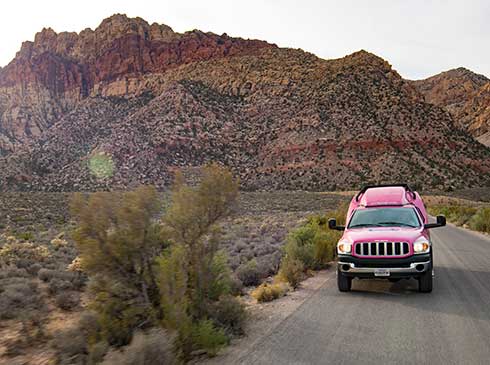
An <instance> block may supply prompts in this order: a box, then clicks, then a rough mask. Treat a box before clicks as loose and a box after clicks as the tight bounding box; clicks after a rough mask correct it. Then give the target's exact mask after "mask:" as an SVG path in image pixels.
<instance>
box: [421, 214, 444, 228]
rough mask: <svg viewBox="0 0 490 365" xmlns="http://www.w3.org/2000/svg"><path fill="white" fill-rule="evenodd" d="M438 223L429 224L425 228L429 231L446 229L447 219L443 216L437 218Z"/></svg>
mask: <svg viewBox="0 0 490 365" xmlns="http://www.w3.org/2000/svg"><path fill="white" fill-rule="evenodd" d="M436 222H437V223H428V224H426V225H424V228H425V229H429V228H437V227H444V226H445V225H446V217H444V216H443V215H438V216H437V217H436Z"/></svg>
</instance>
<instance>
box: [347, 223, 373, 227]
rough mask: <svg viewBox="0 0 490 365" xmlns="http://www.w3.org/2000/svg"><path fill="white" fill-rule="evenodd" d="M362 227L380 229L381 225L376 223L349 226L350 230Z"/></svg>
mask: <svg viewBox="0 0 490 365" xmlns="http://www.w3.org/2000/svg"><path fill="white" fill-rule="evenodd" d="M360 227H379V224H374V223H360V224H354V225H352V226H349V228H360Z"/></svg>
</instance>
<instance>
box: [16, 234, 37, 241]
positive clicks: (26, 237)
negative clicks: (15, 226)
mask: <svg viewBox="0 0 490 365" xmlns="http://www.w3.org/2000/svg"><path fill="white" fill-rule="evenodd" d="M17 238H19V239H20V240H23V241H32V240H33V239H34V233H32V232H22V233H19V234H18V235H17Z"/></svg>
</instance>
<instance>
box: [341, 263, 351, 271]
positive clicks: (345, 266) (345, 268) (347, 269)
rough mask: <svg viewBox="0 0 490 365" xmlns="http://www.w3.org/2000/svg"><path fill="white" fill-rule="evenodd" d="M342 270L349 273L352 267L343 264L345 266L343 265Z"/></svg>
mask: <svg viewBox="0 0 490 365" xmlns="http://www.w3.org/2000/svg"><path fill="white" fill-rule="evenodd" d="M342 270H344V271H349V270H350V265H347V264H343V265H342Z"/></svg>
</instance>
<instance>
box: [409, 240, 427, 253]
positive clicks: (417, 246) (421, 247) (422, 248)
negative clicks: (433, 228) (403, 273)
mask: <svg viewBox="0 0 490 365" xmlns="http://www.w3.org/2000/svg"><path fill="white" fill-rule="evenodd" d="M429 251H430V243H429V241H428V240H427V239H426V238H425V237H421V238H419V239H418V240H417V241H415V243H414V244H413V252H414V253H427V252H429Z"/></svg>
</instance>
